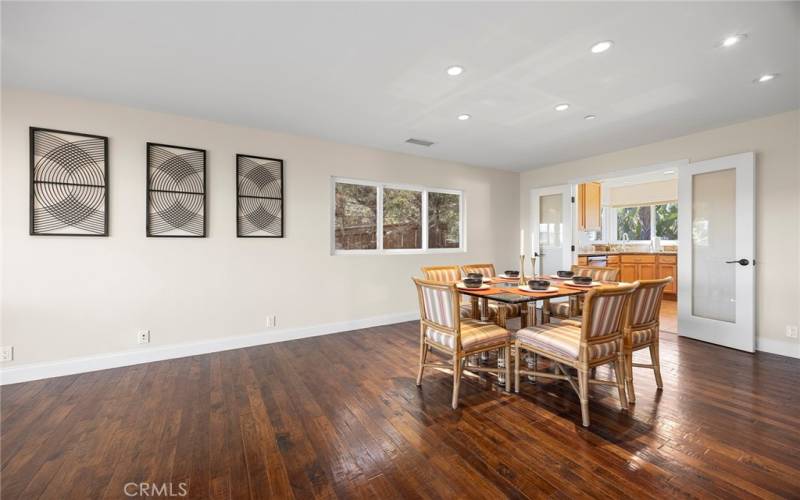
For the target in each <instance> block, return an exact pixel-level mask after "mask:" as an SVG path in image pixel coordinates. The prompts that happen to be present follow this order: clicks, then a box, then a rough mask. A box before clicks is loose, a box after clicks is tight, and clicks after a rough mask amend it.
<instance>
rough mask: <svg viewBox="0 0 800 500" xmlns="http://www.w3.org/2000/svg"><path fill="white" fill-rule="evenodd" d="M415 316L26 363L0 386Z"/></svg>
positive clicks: (3, 375)
mask: <svg viewBox="0 0 800 500" xmlns="http://www.w3.org/2000/svg"><path fill="white" fill-rule="evenodd" d="M415 319H419V313H418V312H416V311H414V312H406V313H397V314H387V315H383V316H373V317H369V318H363V319H358V320H353V321H341V322H338V323H326V324H322V325H315V326H308V327H301V328H282V329H270V330H267V331H263V332H259V333H255V334H251V335H243V336H238V337H228V338H218V339H212V340H204V341H200V342H190V343H184V344H172V345H166V346H158V347H150V348H147V347H145V348H141V349H136V350H129V351H121V352H112V353H107V354H98V355H96V356H86V357H81V358H70V359H65V360H60V361H52V362H44V363H30V364H26V365H21V366H16V367H13V368H11V367H8V368H3V369H0V385H6V384H16V383H18V382H28V381H31V380H39V379H44V378H51V377H61V376H64V375H74V374H76V373H86V372H93V371H97V370H106V369H109V368H119V367H121V366H130V365H137V364H141V363H151V362H153V361H163V360H165V359H175V358H183V357H186V356H197V355H200V354H209V353H212V352H219V351H227V350H230V349H241V348H243V347H251V346H256V345H264V344H272V343H274V342H284V341H286V340H295V339H302V338H308V337H317V336H320V335H328V334H331V333H339V332H346V331H350V330H359V329H362V328H370V327H373V326H382V325H391V324H394V323H402V322H404V321H413V320H415Z"/></svg>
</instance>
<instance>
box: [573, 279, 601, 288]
mask: <svg viewBox="0 0 800 500" xmlns="http://www.w3.org/2000/svg"><path fill="white" fill-rule="evenodd" d="M564 284H565V285H569V286H577V287H580V288H593V287H596V286H600V285H602V283H600V282H599V281H592V282H591V283H590V284H588V285H581V284H579V283H575V282H574V281H572V280H568V281H565V282H564Z"/></svg>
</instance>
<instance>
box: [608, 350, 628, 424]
mask: <svg viewBox="0 0 800 500" xmlns="http://www.w3.org/2000/svg"><path fill="white" fill-rule="evenodd" d="M611 364H612V365H613V366H614V375H616V377H617V389H619V406H620V408H622V409H623V410H627V409H628V397H627V396H625V373H624V370H625V356H624V355H623V354H622V353H619V354H618V355H617V360H616V361H614V362H612V363H611Z"/></svg>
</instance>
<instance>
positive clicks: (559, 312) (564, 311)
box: [550, 301, 569, 318]
mask: <svg viewBox="0 0 800 500" xmlns="http://www.w3.org/2000/svg"><path fill="white" fill-rule="evenodd" d="M550 314H552V315H553V316H558V317H560V318H566V317H568V316H569V301H566V302H564V301H561V302H552V301H551V302H550Z"/></svg>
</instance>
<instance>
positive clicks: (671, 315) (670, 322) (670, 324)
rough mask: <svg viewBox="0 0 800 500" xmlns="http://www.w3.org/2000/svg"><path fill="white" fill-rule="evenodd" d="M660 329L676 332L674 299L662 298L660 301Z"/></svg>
mask: <svg viewBox="0 0 800 500" xmlns="http://www.w3.org/2000/svg"><path fill="white" fill-rule="evenodd" d="M658 319H659V321H660V322H661V331H662V332H669V333H678V303H677V302H676V301H674V300H666V299H665V300H663V301H662V302H661V315H660V316H659V318H658Z"/></svg>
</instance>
